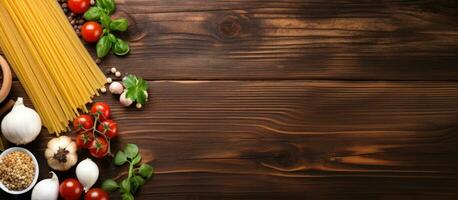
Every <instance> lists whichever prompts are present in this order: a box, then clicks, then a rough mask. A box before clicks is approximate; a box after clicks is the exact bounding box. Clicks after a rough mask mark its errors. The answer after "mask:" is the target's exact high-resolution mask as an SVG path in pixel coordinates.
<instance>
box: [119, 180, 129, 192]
mask: <svg viewBox="0 0 458 200" xmlns="http://www.w3.org/2000/svg"><path fill="white" fill-rule="evenodd" d="M120 188H121V191H122V193H130V188H131V187H130V181H129V179H128V178H126V179H124V180H122V181H121V186H120Z"/></svg>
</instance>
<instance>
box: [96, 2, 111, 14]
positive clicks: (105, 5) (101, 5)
mask: <svg viewBox="0 0 458 200" xmlns="http://www.w3.org/2000/svg"><path fill="white" fill-rule="evenodd" d="M96 5H97V7H99V8H101V9H103V10H105V12H107V14H109V15H111V14H112V13H113V12H114V11H115V10H116V4H115V1H114V0H97V1H96Z"/></svg>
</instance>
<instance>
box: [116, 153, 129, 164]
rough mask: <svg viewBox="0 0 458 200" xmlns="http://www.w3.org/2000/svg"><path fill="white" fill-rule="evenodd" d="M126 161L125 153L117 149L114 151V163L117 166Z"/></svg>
mask: <svg viewBox="0 0 458 200" xmlns="http://www.w3.org/2000/svg"><path fill="white" fill-rule="evenodd" d="M126 162H127V156H126V154H124V152H122V151H118V153H116V155H115V158H114V164H115V165H117V166H121V165H123V164H124V163H126Z"/></svg>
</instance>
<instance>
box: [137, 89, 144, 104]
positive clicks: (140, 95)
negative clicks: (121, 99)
mask: <svg viewBox="0 0 458 200" xmlns="http://www.w3.org/2000/svg"><path fill="white" fill-rule="evenodd" d="M139 90H140V91H139V92H138V93H137V99H136V101H137V103H140V104H145V103H146V93H145V92H144V90H141V89H140V88H139Z"/></svg>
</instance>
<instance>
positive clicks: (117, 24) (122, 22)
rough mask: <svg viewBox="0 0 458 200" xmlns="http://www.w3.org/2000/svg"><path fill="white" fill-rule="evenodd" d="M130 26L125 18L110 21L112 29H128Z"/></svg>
mask: <svg viewBox="0 0 458 200" xmlns="http://www.w3.org/2000/svg"><path fill="white" fill-rule="evenodd" d="M128 26H129V22H128V21H127V19H125V18H121V19H115V20H113V21H111V23H110V29H111V30H116V31H126V30H127V27H128Z"/></svg>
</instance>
